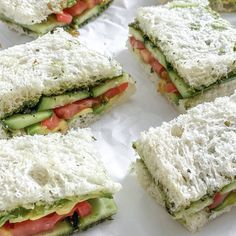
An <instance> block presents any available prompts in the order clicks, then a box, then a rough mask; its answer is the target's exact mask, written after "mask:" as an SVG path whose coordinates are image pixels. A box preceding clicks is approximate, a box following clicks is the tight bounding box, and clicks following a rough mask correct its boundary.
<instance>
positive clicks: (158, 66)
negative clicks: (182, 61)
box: [151, 59, 165, 75]
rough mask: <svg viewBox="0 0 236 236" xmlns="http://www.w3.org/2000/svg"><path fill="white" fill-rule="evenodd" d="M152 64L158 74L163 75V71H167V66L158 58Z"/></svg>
mask: <svg viewBox="0 0 236 236" xmlns="http://www.w3.org/2000/svg"><path fill="white" fill-rule="evenodd" d="M151 66H152V68H153V70H154V71H155V72H156V73H157V74H158V75H161V73H162V72H163V71H165V68H164V67H163V66H162V65H161V64H160V63H159V61H158V60H156V59H155V60H154V61H153V62H152V63H151Z"/></svg>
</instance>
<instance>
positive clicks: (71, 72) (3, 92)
mask: <svg viewBox="0 0 236 236" xmlns="http://www.w3.org/2000/svg"><path fill="white" fill-rule="evenodd" d="M0 71H1V78H0V85H1V86H0V87H1V88H0V101H1V103H0V118H3V117H4V116H5V115H6V114H11V113H13V112H15V111H17V110H18V109H19V108H20V107H21V106H23V104H24V103H25V102H29V101H33V102H34V103H35V102H36V103H37V102H38V100H39V98H40V96H41V95H51V94H58V93H63V92H64V91H66V90H69V89H73V88H79V87H84V86H88V85H89V86H93V85H95V84H97V83H98V82H99V81H102V80H105V79H110V78H114V77H116V76H120V75H121V74H122V73H123V71H122V68H121V66H120V65H119V64H118V63H117V62H116V61H114V60H112V59H111V58H108V57H106V56H104V55H102V54H99V53H97V52H95V51H92V50H90V49H88V48H87V47H86V46H84V45H83V44H81V43H80V41H79V39H78V38H77V37H73V36H71V35H70V34H68V33H67V32H65V31H64V30H62V29H58V30H56V31H55V32H54V33H48V34H47V35H45V36H42V37H40V38H38V39H37V40H35V41H33V42H30V43H27V44H24V45H19V46H14V47H12V48H9V49H6V50H3V51H0Z"/></svg>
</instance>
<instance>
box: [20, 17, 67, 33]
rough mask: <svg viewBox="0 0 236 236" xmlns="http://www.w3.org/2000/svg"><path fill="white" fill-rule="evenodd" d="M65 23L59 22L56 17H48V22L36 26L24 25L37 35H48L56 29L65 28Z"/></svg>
mask: <svg viewBox="0 0 236 236" xmlns="http://www.w3.org/2000/svg"><path fill="white" fill-rule="evenodd" d="M64 25H65V24H64V23H61V22H58V21H57V20H56V17H55V15H50V16H48V19H47V20H46V21H43V22H42V23H38V24H34V25H22V27H24V28H25V29H28V30H30V31H33V32H35V33H36V34H40V35H43V34H46V33H48V32H49V31H52V30H53V29H54V28H56V27H60V26H64Z"/></svg>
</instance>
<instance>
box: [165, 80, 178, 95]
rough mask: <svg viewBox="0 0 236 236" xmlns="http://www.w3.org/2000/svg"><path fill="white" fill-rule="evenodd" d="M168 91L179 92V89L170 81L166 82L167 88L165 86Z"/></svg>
mask: <svg viewBox="0 0 236 236" xmlns="http://www.w3.org/2000/svg"><path fill="white" fill-rule="evenodd" d="M165 90H166V92H167V93H176V92H178V89H177V88H176V87H175V85H174V84H173V83H172V82H168V83H167V84H166V88H165Z"/></svg>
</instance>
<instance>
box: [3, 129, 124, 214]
mask: <svg viewBox="0 0 236 236" xmlns="http://www.w3.org/2000/svg"><path fill="white" fill-rule="evenodd" d="M119 189H120V184H117V183H114V182H113V181H112V180H111V178H110V177H109V176H108V174H107V172H106V170H105V168H104V166H103V164H102V162H101V158H100V155H99V154H98V152H97V150H96V147H95V145H94V139H93V137H92V134H91V132H90V131H88V130H86V129H84V130H80V129H79V130H73V131H70V132H69V133H68V134H67V135H62V134H59V133H57V134H49V135H46V136H43V135H36V136H33V137H32V136H24V137H16V138H12V139H9V140H0V191H1V193H2V194H1V195H0V211H4V210H11V209H14V208H17V207H19V206H21V207H25V208H31V207H32V204H33V203H35V202H39V201H42V202H46V203H47V204H50V203H53V202H54V201H57V200H60V199H64V198H66V197H70V196H72V197H73V196H82V195H85V194H93V193H99V192H100V193H108V194H113V193H115V192H117V191H118V190H119Z"/></svg>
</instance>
